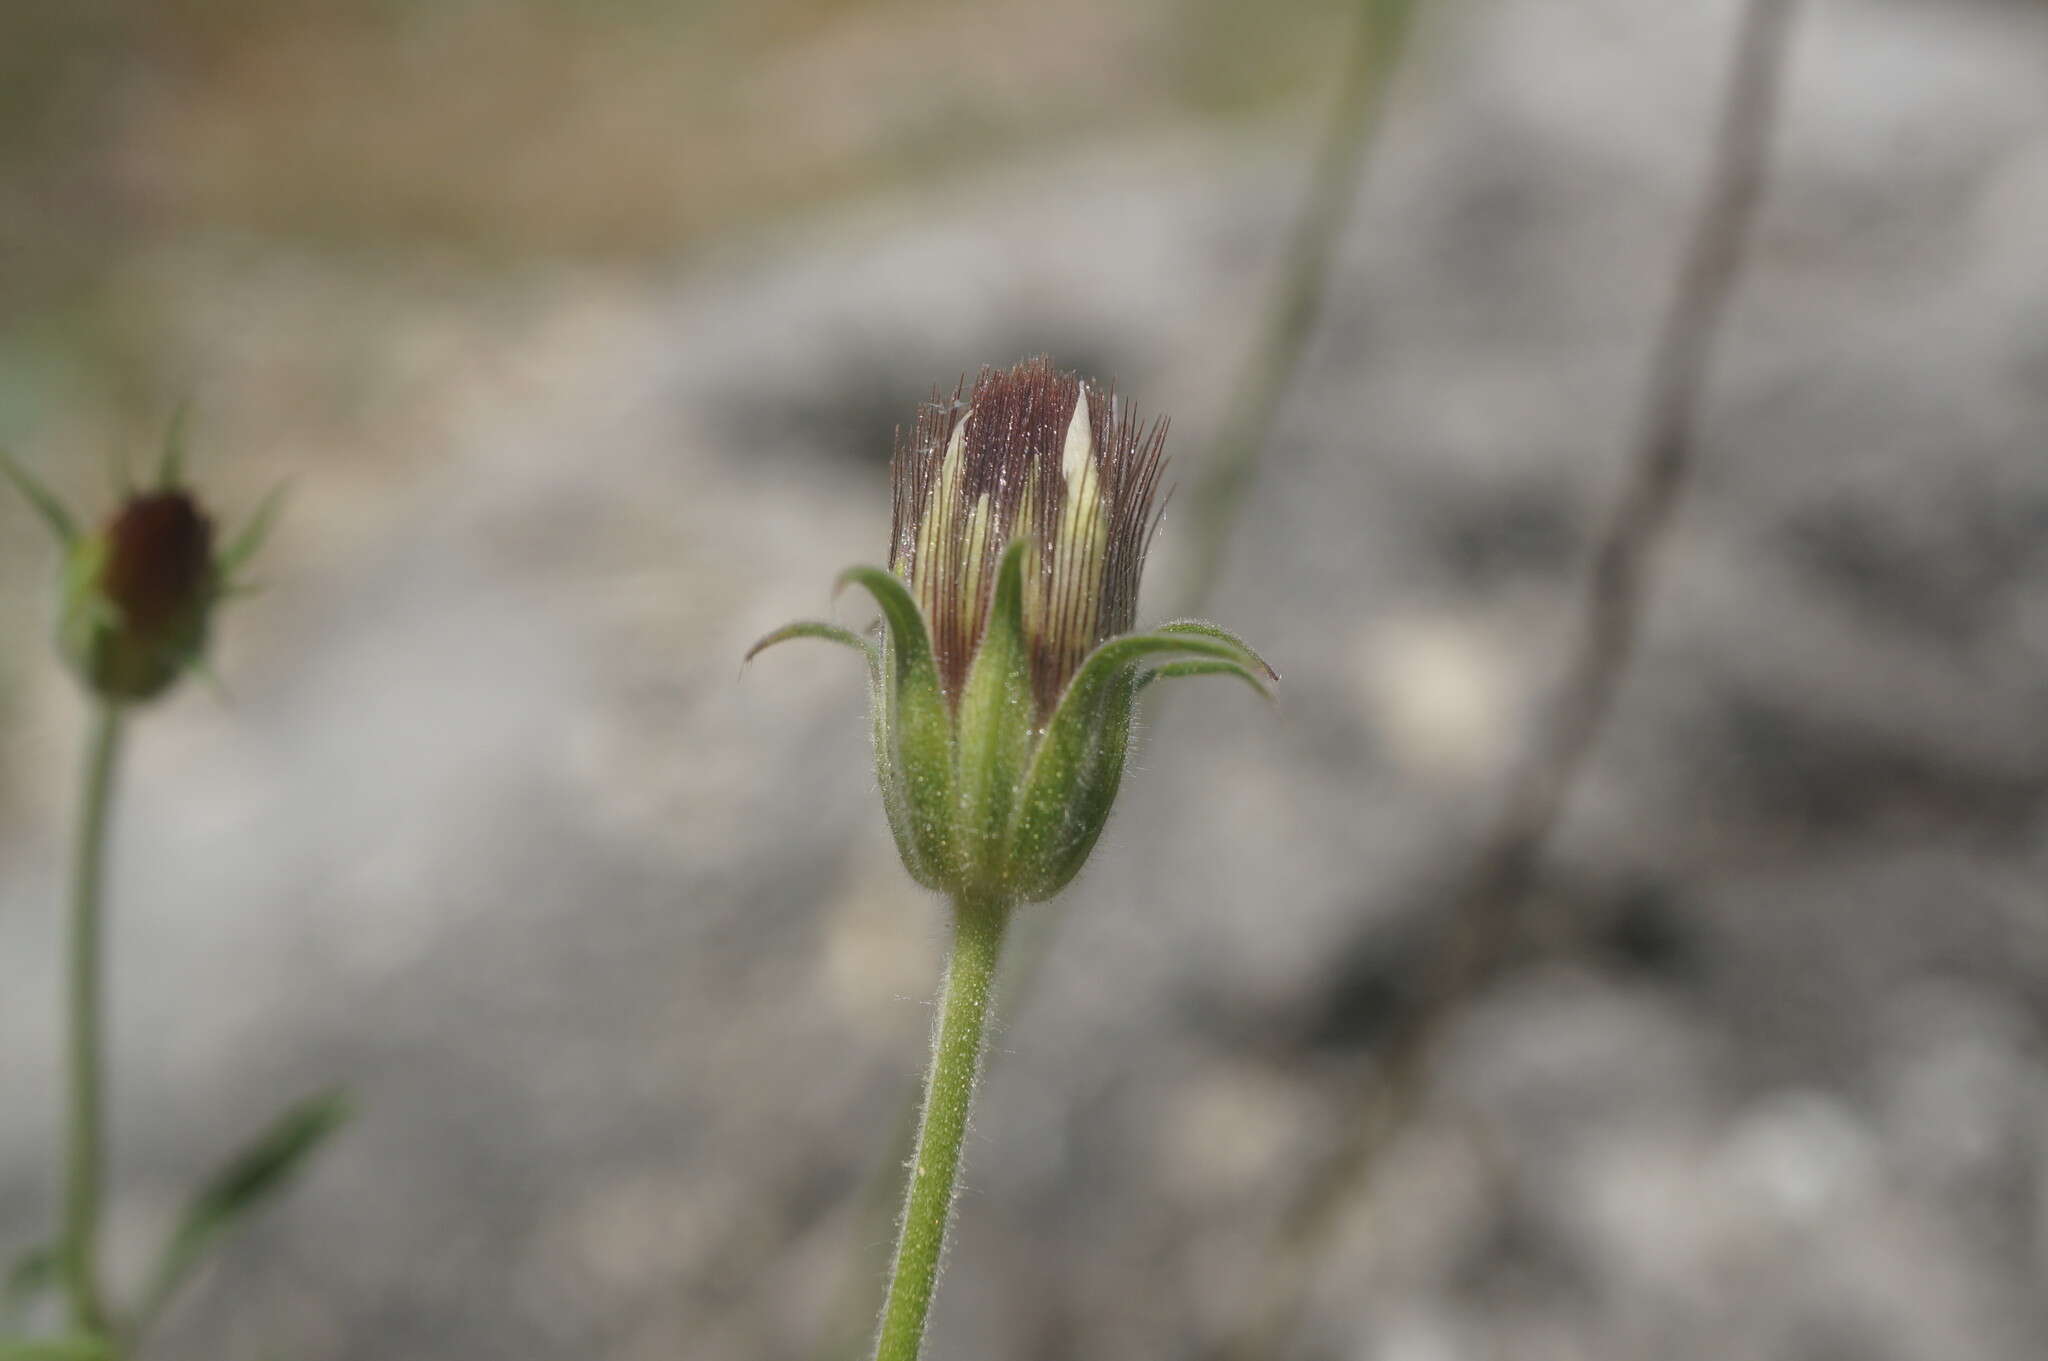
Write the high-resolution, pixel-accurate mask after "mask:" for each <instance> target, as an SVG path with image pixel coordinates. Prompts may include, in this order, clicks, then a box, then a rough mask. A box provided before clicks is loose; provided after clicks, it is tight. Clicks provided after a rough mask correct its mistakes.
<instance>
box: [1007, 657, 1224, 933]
mask: <svg viewBox="0 0 2048 1361" xmlns="http://www.w3.org/2000/svg"><path fill="white" fill-rule="evenodd" d="M1220 633H1221V631H1220V630H1218V634H1219V635H1220ZM1154 657H1165V658H1183V659H1187V658H1192V659H1196V660H1202V661H1222V662H1229V663H1233V664H1235V665H1237V666H1240V667H1249V666H1250V665H1259V666H1263V665H1264V664H1263V663H1262V662H1260V661H1259V659H1258V656H1257V654H1255V653H1253V652H1252V651H1251V649H1250V648H1247V647H1245V646H1243V645H1242V644H1241V643H1238V642H1237V641H1235V640H1234V639H1230V638H1228V637H1227V636H1217V635H1211V634H1209V633H1207V632H1206V631H1197V630H1194V629H1188V628H1181V629H1176V630H1174V631H1171V632H1168V631H1158V632H1153V633H1132V634H1125V635H1124V636H1122V637H1120V638H1111V639H1109V640H1108V641H1107V642H1105V643H1103V644H1102V645H1101V646H1099V647H1097V648H1096V649H1095V650H1094V651H1093V652H1091V653H1089V654H1088V656H1087V657H1086V658H1085V659H1084V660H1083V661H1082V663H1081V668H1080V670H1078V671H1076V672H1075V673H1074V677H1073V679H1072V680H1070V681H1069V682H1068V683H1067V689H1066V693H1065V694H1064V695H1062V696H1061V697H1060V702H1059V704H1058V706H1057V707H1056V708H1054V710H1053V714H1052V719H1051V721H1049V722H1048V723H1047V724H1046V728H1045V736H1044V737H1043V738H1042V739H1040V741H1039V744H1038V750H1037V751H1036V752H1035V753H1034V754H1033V756H1032V759H1031V764H1030V768H1029V770H1028V771H1027V772H1026V775H1025V782H1024V792H1023V794H1022V796H1021V798H1020V800H1019V803H1018V806H1017V816H1016V821H1015V826H1014V830H1013V832H1012V836H1011V861H1012V872H1013V876H1014V882H1015V884H1016V888H1017V890H1018V894H1019V896H1020V897H1021V898H1022V899H1023V900H1024V901H1027V902H1035V901H1038V900H1040V899H1044V898H1050V897H1051V896H1052V895H1053V894H1055V893H1057V892H1059V891H1060V890H1061V889H1062V888H1065V887H1066V885H1067V883H1068V882H1069V881H1070V880H1072V879H1073V877H1074V876H1075V875H1076V874H1077V873H1079V872H1080V869H1081V866H1082V864H1084V863H1085V862H1086V861H1087V859H1088V855H1089V852H1091V851H1092V850H1094V849H1095V842H1096V839H1097V838H1098V837H1100V836H1101V835H1102V828H1103V826H1104V824H1105V823H1107V822H1108V820H1109V809H1110V805H1111V804H1113V803H1114V802H1115V801H1116V792H1117V788H1118V787H1119V785H1121V783H1122V782H1123V773H1124V760H1125V756H1126V755H1127V753H1128V751H1129V747H1130V732H1131V702H1132V699H1133V698H1134V697H1135V696H1136V694H1137V692H1138V686H1139V675H1138V670H1139V667H1140V666H1141V665H1142V664H1143V663H1145V662H1146V661H1149V660H1151V659H1152V658H1154Z"/></svg>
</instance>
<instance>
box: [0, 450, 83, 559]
mask: <svg viewBox="0 0 2048 1361" xmlns="http://www.w3.org/2000/svg"><path fill="white" fill-rule="evenodd" d="M0 473H4V474H5V475H6V477H7V480H8V481H9V482H12V483H13V484H14V488H15V490H16V491H18V492H20V493H21V495H22V498H23V499H24V500H26V501H27V502H28V503H29V504H30V505H31V506H34V507H35V510H36V514H38V515H40V516H42V517H43V523H44V524H46V525H48V526H49V527H50V532H51V533H52V534H55V535H56V536H57V541H58V542H59V543H61V544H63V545H64V546H65V547H66V548H69V547H70V546H71V545H72V543H73V541H75V540H76V539H77V538H78V525H77V523H76V522H75V521H73V520H72V518H71V512H70V511H68V510H66V509H64V503H63V502H62V501H59V500H58V499H57V497H56V494H55V493H53V492H52V491H51V490H50V489H49V488H48V487H46V486H44V485H43V484H42V483H41V482H39V481H37V480H36V478H35V476H34V475H33V474H31V473H30V472H29V470H28V469H26V468H24V467H22V466H21V464H19V463H17V462H15V459H14V455H12V454H10V453H8V452H7V451H6V450H5V449H0Z"/></svg>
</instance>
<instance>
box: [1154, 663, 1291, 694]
mask: <svg viewBox="0 0 2048 1361" xmlns="http://www.w3.org/2000/svg"><path fill="white" fill-rule="evenodd" d="M1178 676H1236V677H1237V678H1238V679H1239V680H1241V681H1243V682H1244V683H1245V684H1246V685H1249V686H1251V688H1252V689H1254V690H1256V691H1258V692H1259V697H1260V698H1261V699H1266V700H1270V699H1272V698H1273V692H1272V691H1271V690H1270V689H1268V688H1267V686H1266V682H1265V679H1264V678H1263V677H1261V676H1260V675H1259V674H1258V673H1257V672H1255V671H1253V670H1252V669H1251V668H1250V667H1247V666H1245V665H1243V664H1242V663H1240V662H1225V661H1201V662H1168V663H1167V664H1166V665H1164V666H1155V667H1152V668H1150V669H1149V670H1147V671H1145V672H1144V673H1143V674H1142V675H1140V676H1139V677H1138V689H1139V690H1140V691H1141V692H1142V691H1144V690H1145V689H1146V688H1148V687H1149V686H1150V685H1151V684H1152V682H1153V681H1159V680H1172V679H1174V678H1175V677H1178Z"/></svg>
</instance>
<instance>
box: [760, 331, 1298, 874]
mask: <svg viewBox="0 0 2048 1361" xmlns="http://www.w3.org/2000/svg"><path fill="white" fill-rule="evenodd" d="M1164 443H1165V425H1164V423H1163V422H1161V423H1158V424H1155V425H1153V426H1151V427H1150V428H1149V429H1147V428H1145V427H1143V426H1141V425H1140V423H1139V422H1138V421H1137V419H1136V418H1135V417H1132V416H1130V415H1128V414H1126V413H1123V412H1122V411H1120V409H1119V407H1118V404H1117V402H1116V399H1115V397H1114V396H1113V395H1112V394H1110V393H1108V392H1106V391H1104V390H1103V389H1102V388H1100V387H1098V386H1097V385H1095V384H1093V383H1089V382H1086V381H1084V380H1083V379H1081V378H1079V377H1077V376H1076V375H1074V374H1070V373H1062V372H1060V371H1058V370H1056V369H1054V368H1053V366H1052V364H1051V362H1050V361H1048V360H1045V359H1043V358H1040V359H1034V360H1029V361H1027V362H1025V363H1023V364H1020V365H1018V366H1017V367H1015V368H1012V369H1008V370H993V369H984V370H983V371H982V372H981V374H980V375H979V377H977V378H976V380H975V383H974V386H973V388H972V389H971V390H966V391H965V393H964V400H963V394H962V392H960V391H956V392H955V394H954V397H953V400H952V401H950V402H941V401H934V402H933V403H931V404H930V405H927V406H925V407H923V408H922V409H921V410H920V411H919V412H918V415H917V418H916V420H915V422H914V423H913V424H912V426H911V430H910V433H909V435H908V437H907V438H902V439H899V443H898V447H897V450H896V457H895V461H894V464H893V467H892V480H893V490H894V508H895V513H894V525H893V527H892V531H891V535H890V551H889V568H888V570H887V571H884V570H882V569H881V568H876V567H855V568H851V569H849V570H848V571H847V572H846V573H844V574H843V575H842V577H841V583H842V584H848V583H852V584H857V585H860V586H862V587H864V588H865V589H866V590H867V591H869V592H870V593H871V594H872V595H873V596H874V597H875V599H876V601H877V603H878V604H879V605H880V606H881V608H882V614H883V620H884V623H883V627H882V630H881V634H880V636H879V638H876V639H870V638H867V637H863V636H861V635H857V634H854V633H851V632H849V631H847V630H845V629H841V628H838V627H837V626H835V625H832V624H825V623H817V622H805V623H799V624H792V625H790V626H788V627H787V628H783V629H779V630H777V631H776V632H775V633H772V634H770V635H768V637H766V638H764V639H762V640H761V641H760V642H759V643H757V644H755V646H754V648H753V651H751V652H749V653H748V656H750V657H751V656H752V655H753V654H754V652H759V651H760V650H761V649H762V648H765V647H767V646H769V645H771V644H773V643H776V642H780V641H782V640H784V639H787V638H793V637H821V638H827V639H830V640H832V641H836V642H841V643H846V644H850V645H852V646H854V647H857V648H859V649H861V650H862V651H863V652H864V653H865V654H866V655H867V658H868V662H869V671H870V680H871V691H872V700H873V719H874V739H875V765H876V772H877V775H878V777H879V780H880V783H881V786H882V800H883V805H884V808H885V809H886V811H887V812H888V816H889V824H890V828H891V830H892V831H893V832H894V834H895V837H896V843H897V848H898V850H899V851H901V853H902V855H903V860H904V864H905V866H906V867H907V868H908V869H909V870H910V872H911V874H912V875H913V877H915V878H916V879H917V880H918V881H919V882H921V883H923V884H925V885H927V886H929V887H931V888H935V889H939V890H942V891H944V892H948V893H951V894H954V895H956V896H962V895H971V896H974V897H976V898H978V899H982V900H990V901H998V902H1005V903H1013V902H1028V901H1037V900H1039V899H1043V898H1049V897H1051V896H1052V895H1053V894H1055V893H1057V892H1059V890H1060V889H1061V888H1063V887H1065V886H1066V884H1067V883H1068V882H1069V881H1070V880H1071V879H1072V878H1073V877H1074V875H1075V874H1076V873H1077V872H1078V871H1079V870H1080V867H1081V865H1082V864H1083V863H1084V862H1085V861H1086V859H1087V857H1088V854H1089V852H1090V851H1091V850H1092V849H1093V847H1094V845H1095V841H1096V839H1097V837H1098V836H1099V835H1100V834H1101V831H1102V827H1103V824H1104V823H1105V822H1106V820H1107V819H1108V816H1109V809H1110V805H1111V803H1112V802H1113V800H1114V799H1115V796H1116V791H1117V788H1118V786H1119V784H1120V783H1121V781H1122V777H1123V768H1124V760H1125V755H1126V752H1127V750H1128V746H1129V740H1130V728H1131V719H1132V715H1133V712H1134V708H1135V704H1136V700H1137V696H1138V694H1139V692H1140V691H1141V690H1143V689H1144V688H1145V686H1146V685H1148V684H1149V683H1150V682H1151V681H1152V680H1154V679H1157V678H1159V677H1162V676H1169V675H1197V674H1203V675H1221V674H1227V675H1234V676H1237V677H1239V678H1240V679H1243V680H1245V681H1247V682H1249V683H1250V684H1251V685H1252V686H1253V687H1254V688H1256V689H1258V690H1260V691H1261V692H1262V693H1263V692H1264V691H1265V689H1266V682H1267V681H1268V680H1277V679H1278V677H1277V676H1276V675H1275V674H1274V673H1273V671H1272V669H1271V668H1270V667H1268V666H1267V665H1266V664H1265V662H1264V661H1262V660H1261V659H1260V658H1259V657H1258V655H1257V654H1256V653H1254V652H1253V651H1252V650H1251V649H1250V648H1249V647H1247V646H1246V645H1245V644H1244V643H1243V642H1242V641H1241V640H1239V639H1238V638H1236V637H1235V636H1234V635H1232V634H1230V633H1227V632H1225V631H1224V630H1222V629H1220V628H1217V627H1216V626H1215V625H1213V624H1205V623H1201V622H1199V621H1194V620H1184V621H1178V622H1175V623H1171V624H1165V625H1162V626H1160V627H1159V628H1158V629H1155V630H1152V631H1150V632H1143V633H1133V632H1130V629H1131V626H1132V622H1133V620H1134V618H1135V616H1136V612H1137V601H1138V583H1139V577H1140V574H1141V572H1142V570H1143V567H1144V560H1145V553H1146V549H1147V548H1148V547H1149V545H1150V542H1151V538H1152V534H1153V531H1154V530H1155V529H1156V528H1157V525H1158V521H1159V515H1158V511H1157V510H1156V508H1155V506H1156V496H1157V491H1158V485H1159V476H1160V471H1161V469H1162V467H1163V463H1164V458H1163V446H1164Z"/></svg>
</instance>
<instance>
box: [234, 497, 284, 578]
mask: <svg viewBox="0 0 2048 1361" xmlns="http://www.w3.org/2000/svg"><path fill="white" fill-rule="evenodd" d="M284 494H285V484H284V483H282V482H280V483H278V484H277V485H276V486H275V487H272V488H271V489H270V494H269V495H267V496H265V497H264V498H263V501H262V503H261V504H260V505H258V506H257V507H256V513H255V514H254V515H251V516H250V517H249V523H248V524H246V525H243V526H242V532H241V533H239V534H237V535H235V541H234V542H233V543H231V544H229V545H228V546H227V549H226V551H224V552H223V553H222V554H221V555H220V573H221V576H222V577H223V578H225V579H227V580H229V581H232V580H233V579H234V576H235V573H237V572H239V571H241V570H242V569H243V568H244V567H246V566H248V565H249V560H250V559H251V558H253V557H255V556H256V555H257V554H258V553H259V552H261V551H262V550H263V545H264V543H265V542H266V541H267V540H268V539H269V538H270V527H271V526H272V525H273V524H275V523H276V522H277V513H278V512H279V511H280V510H282V509H283V508H284Z"/></svg>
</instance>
